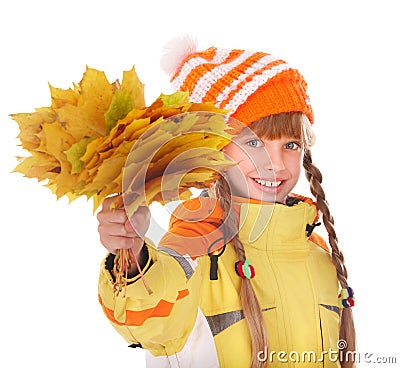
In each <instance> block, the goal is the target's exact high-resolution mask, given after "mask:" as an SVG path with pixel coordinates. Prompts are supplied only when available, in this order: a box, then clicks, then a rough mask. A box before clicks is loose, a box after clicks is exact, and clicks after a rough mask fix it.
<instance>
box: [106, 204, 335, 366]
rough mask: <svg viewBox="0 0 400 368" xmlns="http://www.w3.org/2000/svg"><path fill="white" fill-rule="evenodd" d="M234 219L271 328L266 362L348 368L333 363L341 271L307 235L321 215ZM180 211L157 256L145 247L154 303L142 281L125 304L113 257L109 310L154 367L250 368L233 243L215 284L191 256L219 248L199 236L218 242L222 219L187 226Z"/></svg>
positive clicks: (248, 210)
mask: <svg viewBox="0 0 400 368" xmlns="http://www.w3.org/2000/svg"><path fill="white" fill-rule="evenodd" d="M199 203H200V204H201V210H200V212H201V211H203V213H204V210H205V209H207V208H208V207H210V205H212V204H213V202H212V200H211V199H209V198H200V199H196V200H192V201H189V205H187V206H186V207H187V208H189V209H191V206H192V204H195V207H199ZM192 207H193V206H192ZM235 209H236V211H237V212H236V213H237V216H238V219H239V220H240V226H239V229H240V230H239V237H240V239H241V241H242V242H243V244H244V246H245V250H246V256H247V258H248V259H249V260H250V262H251V263H252V265H253V266H254V268H255V277H254V278H253V279H252V285H253V288H254V290H255V292H256V295H257V297H258V300H259V302H260V305H261V308H262V310H263V315H264V319H265V323H266V327H267V334H268V340H269V346H268V353H267V354H265V351H264V352H260V353H259V357H260V359H263V360H267V362H268V367H271V368H274V367H308V368H311V367H340V364H339V362H338V361H337V355H335V354H331V353H332V352H333V353H334V352H336V351H337V342H338V326H339V317H340V309H339V300H338V290H339V284H338V281H337V276H336V269H335V267H334V266H333V264H332V262H331V257H330V254H329V252H328V251H327V248H326V246H325V248H326V249H323V247H321V246H320V245H317V244H316V242H317V243H320V244H321V242H320V238H317V237H315V235H314V234H313V235H312V237H310V233H311V231H312V229H311V231H310V232H307V231H306V228H307V230H310V225H312V224H313V223H314V224H315V222H316V219H317V218H318V213H317V208H316V206H315V205H314V204H312V203H310V201H299V202H298V203H296V204H294V205H292V206H287V205H283V204H275V205H273V204H253V203H236V204H235ZM180 210H181V209H178V210H177V211H176V212H175V216H174V217H173V218H172V220H171V226H170V227H171V230H172V231H171V232H169V233H167V234H166V236H165V237H164V238H163V239H162V240H161V242H160V245H159V248H158V251H157V250H155V248H154V247H152V246H148V247H147V250H148V253H149V258H148V260H147V264H146V265H145V267H144V270H145V278H146V282H147V283H148V284H149V286H150V287H151V289H152V290H153V294H151V295H148V293H147V291H146V289H145V288H144V286H143V283H142V281H141V280H140V278H139V277H138V276H137V277H135V278H133V279H131V280H128V281H129V284H128V286H127V290H126V297H123V296H122V295H119V296H115V295H114V292H113V282H114V281H113V275H112V274H111V272H110V271H109V269H110V266H109V265H107V263H109V262H110V259H109V257H110V256H108V257H107V258H106V259H105V260H104V262H103V263H102V269H101V273H100V279H99V300H100V303H101V305H102V307H103V310H104V312H105V314H106V316H107V318H108V319H109V320H110V322H111V323H112V325H113V326H114V327H115V329H116V330H117V331H118V332H119V333H120V334H121V335H122V336H123V337H124V338H125V339H126V341H127V342H128V343H129V344H140V345H141V346H142V347H143V348H144V349H146V350H147V352H148V354H147V358H146V359H147V364H148V366H149V367H181V368H182V367H183V368H187V367H190V368H192V367H201V368H204V367H227V368H235V367H238V368H243V367H249V364H250V355H251V343H250V334H249V332H248V329H247V324H246V322H245V320H244V319H243V313H242V311H241V308H242V307H241V303H240V296H239V292H240V282H241V280H240V277H239V276H238V275H237V274H236V272H235V267H234V266H235V262H236V261H237V256H236V253H235V251H234V249H233V246H232V245H231V244H230V243H228V244H227V245H226V247H225V249H223V252H222V251H221V249H219V250H218V251H216V252H214V254H220V256H219V257H218V269H217V278H218V279H217V280H215V279H211V278H212V277H210V259H211V257H209V255H203V256H197V257H196V254H195V253H196V252H195V251H193V252H191V247H192V245H196V247H197V248H199V247H201V246H203V247H205V248H206V246H207V244H203V243H204V241H203V240H204V239H206V240H207V241H208V242H209V241H210V239H211V238H207V237H202V236H201V235H202V233H203V234H204V228H203V227H202V226H203V225H204V224H208V225H210V224H211V225H212V226H214V227H215V228H216V229H217V230H216V233H215V234H213V236H214V238H213V239H215V238H218V236H219V235H220V232H219V233H218V231H220V228H221V226H220V225H221V222H222V219H221V214H220V212H218V209H217V210H215V209H214V210H210V211H208V212H207V213H209V214H210V216H209V217H208V218H206V219H204V216H203V218H202V220H201V221H200V222H186V221H184V220H182V219H181V218H179V216H176V214H179V211H180ZM216 212H218V213H216ZM193 216H194V217H196V213H195V214H194V215H193ZM307 225H309V226H308V227H307ZM218 226H219V227H218ZM177 229H181V230H182V229H183V232H184V233H185V234H189V235H188V236H190V237H192V236H195V234H197V235H199V236H200V237H199V238H197V240H196V239H195V240H196V241H198V243H197V244H196V242H195V241H190V239H189V241H184V242H182V237H181V238H180V240H179V239H178V238H177V237H176V235H177V234H178V235H179V234H180V231H179V230H177ZM181 233H182V231H181ZM202 239H203V240H202ZM310 239H318V241H311V240H310ZM172 242H175V243H176V244H175V245H174V244H172ZM179 243H182V244H183V243H186V248H185V247H184V246H182V244H179ZM205 248H204V249H205ZM217 248H218V247H217ZM217 248H215V249H217ZM219 248H221V244H220V245H219ZM204 249H203V251H204ZM215 249H214V248H213V249H212V250H215ZM184 251H185V252H186V255H185V256H181V255H180V254H184V253H182V252H184ZM179 253H180V254H179ZM200 253H201V252H200ZM203 254H204V253H203ZM214 276H215V275H214ZM329 354H331V355H329ZM329 356H331V357H332V358H329ZM335 358H336V359H335Z"/></svg>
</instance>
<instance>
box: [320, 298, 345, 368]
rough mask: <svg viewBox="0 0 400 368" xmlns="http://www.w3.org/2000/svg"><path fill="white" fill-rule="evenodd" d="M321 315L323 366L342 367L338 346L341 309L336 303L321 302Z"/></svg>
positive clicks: (327, 367) (325, 367)
mask: <svg viewBox="0 0 400 368" xmlns="http://www.w3.org/2000/svg"><path fill="white" fill-rule="evenodd" d="M319 315H320V323H321V338H322V354H323V358H324V359H323V362H324V365H323V366H324V368H340V362H339V348H338V341H339V323H340V309H339V307H338V306H336V305H328V304H320V305H319ZM321 360H322V357H321Z"/></svg>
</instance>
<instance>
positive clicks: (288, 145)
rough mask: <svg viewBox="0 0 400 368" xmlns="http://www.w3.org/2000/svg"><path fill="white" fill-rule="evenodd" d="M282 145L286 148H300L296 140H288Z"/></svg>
mask: <svg viewBox="0 0 400 368" xmlns="http://www.w3.org/2000/svg"><path fill="white" fill-rule="evenodd" d="M284 147H285V148H287V149H290V150H297V149H299V148H300V144H298V143H296V142H288V143H286V144H285V146H284Z"/></svg>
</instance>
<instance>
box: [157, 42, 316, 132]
mask: <svg viewBox="0 0 400 368" xmlns="http://www.w3.org/2000/svg"><path fill="white" fill-rule="evenodd" d="M161 67H162V68H163V69H164V71H165V72H166V73H167V74H169V75H171V83H172V86H173V88H174V89H175V90H181V91H188V92H189V96H190V101H191V102H197V103H200V102H213V103H214V104H215V105H216V106H217V107H219V108H221V109H226V110H229V114H230V115H231V116H232V117H234V118H236V119H238V120H239V121H241V122H242V123H244V124H246V125H250V124H251V123H252V122H254V121H256V120H258V119H260V118H261V117H265V116H269V115H272V114H279V113H282V112H295V111H300V112H303V113H304V114H305V115H306V116H307V117H308V119H309V120H310V122H311V123H313V121H314V115H313V111H312V108H311V105H310V100H309V97H308V95H307V83H306V81H305V80H304V78H303V76H302V75H301V74H300V73H299V72H298V71H297V70H296V69H293V68H291V67H290V66H289V65H288V64H287V63H286V62H285V61H283V60H280V59H278V58H277V57H275V56H273V55H271V54H267V53H265V52H251V51H244V50H236V49H223V48H217V47H210V48H209V49H207V50H205V51H202V52H198V51H196V44H195V42H194V41H193V40H192V39H191V38H190V37H183V38H180V39H178V40H172V41H170V43H168V44H167V45H166V46H165V48H164V54H163V56H162V59H161Z"/></svg>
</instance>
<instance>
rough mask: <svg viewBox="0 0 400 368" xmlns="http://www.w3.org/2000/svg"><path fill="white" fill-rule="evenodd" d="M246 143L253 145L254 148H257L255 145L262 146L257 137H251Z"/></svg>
mask: <svg viewBox="0 0 400 368" xmlns="http://www.w3.org/2000/svg"><path fill="white" fill-rule="evenodd" d="M247 145H248V146H249V147H255V148H257V147H261V146H262V143H261V142H260V141H259V140H258V139H251V140H249V141H248V142H247Z"/></svg>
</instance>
